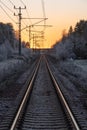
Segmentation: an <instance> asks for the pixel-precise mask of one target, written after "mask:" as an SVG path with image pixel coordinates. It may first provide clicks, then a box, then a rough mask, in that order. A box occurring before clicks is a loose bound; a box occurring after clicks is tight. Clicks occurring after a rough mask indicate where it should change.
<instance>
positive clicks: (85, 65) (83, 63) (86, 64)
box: [74, 60, 87, 71]
mask: <svg viewBox="0 0 87 130" xmlns="http://www.w3.org/2000/svg"><path fill="white" fill-rule="evenodd" d="M74 64H76V65H77V66H79V67H81V68H82V69H83V70H85V71H87V60H75V61H74Z"/></svg>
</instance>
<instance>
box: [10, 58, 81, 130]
mask: <svg viewBox="0 0 87 130" xmlns="http://www.w3.org/2000/svg"><path fill="white" fill-rule="evenodd" d="M34 129H35V130H39V129H40V130H42V129H45V130H51V129H53V130H55V129H56V130H80V128H79V125H78V124H77V122H76V120H75V118H74V116H73V114H72V112H71V110H70V108H69V106H68V104H67V102H66V100H65V98H64V96H63V95H62V92H61V90H60V89H59V86H58V84H57V82H56V80H55V78H54V76H53V74H52V72H51V70H50V68H49V64H48V62H47V60H46V59H45V57H44V56H42V57H41V58H40V60H39V62H38V65H37V67H36V70H35V72H34V75H33V76H32V79H31V82H30V83H29V85H28V89H27V91H26V93H25V95H24V97H23V100H22V101H21V103H20V106H19V109H18V110H17V112H16V114H15V116H14V118H13V121H12V122H11V125H10V126H9V128H8V130H34Z"/></svg>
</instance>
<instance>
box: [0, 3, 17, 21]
mask: <svg viewBox="0 0 87 130" xmlns="http://www.w3.org/2000/svg"><path fill="white" fill-rule="evenodd" d="M0 7H1V9H2V10H3V11H4V12H5V14H6V15H7V16H8V17H9V18H10V19H11V20H12V21H13V22H14V23H16V21H15V20H14V19H13V18H11V16H10V15H9V14H8V13H7V12H6V11H5V9H4V8H3V7H2V6H1V5H0Z"/></svg>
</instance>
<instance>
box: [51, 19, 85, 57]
mask: <svg viewBox="0 0 87 130" xmlns="http://www.w3.org/2000/svg"><path fill="white" fill-rule="evenodd" d="M60 44H61V45H60ZM60 46H61V47H60ZM64 46H65V47H64ZM53 48H54V49H55V48H57V52H56V53H57V55H59V52H58V50H59V49H58V48H61V49H63V50H61V56H62V58H66V57H71V58H73V57H74V58H75V57H76V58H83V59H85V58H87V21H86V20H80V21H79V22H77V23H76V25H75V27H74V28H73V27H72V26H70V28H69V30H68V33H66V32H65V31H63V35H62V38H61V40H60V41H58V42H56V44H55V45H54V46H53ZM63 51H64V52H65V53H64V52H63ZM66 53H67V54H66ZM72 54H74V55H72ZM69 55H70V56H69Z"/></svg>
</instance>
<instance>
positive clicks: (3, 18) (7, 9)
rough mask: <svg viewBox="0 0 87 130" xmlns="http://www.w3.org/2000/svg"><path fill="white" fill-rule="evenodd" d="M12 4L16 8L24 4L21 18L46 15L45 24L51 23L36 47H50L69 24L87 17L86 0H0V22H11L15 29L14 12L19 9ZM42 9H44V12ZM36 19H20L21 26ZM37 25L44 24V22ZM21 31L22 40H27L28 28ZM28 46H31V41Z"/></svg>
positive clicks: (16, 18) (39, 28) (16, 27)
mask: <svg viewBox="0 0 87 130" xmlns="http://www.w3.org/2000/svg"><path fill="white" fill-rule="evenodd" d="M42 3H44V5H43V4H42ZM14 5H15V7H17V8H19V6H21V7H22V8H24V6H26V9H23V10H22V18H43V17H44V16H46V18H48V19H47V20H46V24H47V25H52V27H46V29H45V40H44V43H42V41H41V40H40V39H39V40H40V41H39V42H38V44H39V45H38V46H36V47H44V48H50V47H51V46H52V45H53V44H54V43H55V42H56V41H57V40H58V39H60V37H61V34H62V31H63V30H64V29H66V31H67V30H68V29H69V27H70V26H71V25H72V26H73V27H74V26H75V24H76V23H77V22H78V21H79V20H81V19H84V20H86V19H87V0H0V22H4V23H8V22H10V23H12V24H13V26H14V29H15V30H18V24H17V23H18V16H14V13H15V14H18V11H19V10H16V9H14ZM43 10H45V12H44V13H43ZM38 21H40V20H39V19H36V20H34V19H31V20H30V19H22V26H21V28H25V27H26V26H29V25H31V24H34V23H35V22H38ZM38 25H44V22H41V23H40V24H38ZM43 29H44V28H43V26H42V27H37V26H35V27H34V28H32V30H36V31H42V30H43ZM21 33H22V40H25V41H29V32H28V28H27V30H26V29H25V30H23V31H22V32H21ZM38 34H39V33H38ZM38 34H37V35H38ZM30 46H31V47H32V41H31V44H30Z"/></svg>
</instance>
